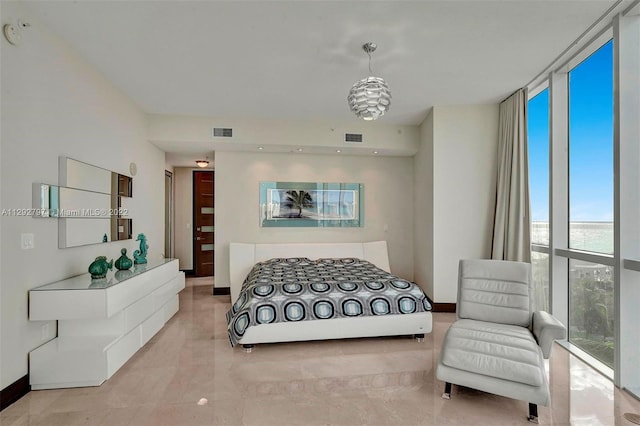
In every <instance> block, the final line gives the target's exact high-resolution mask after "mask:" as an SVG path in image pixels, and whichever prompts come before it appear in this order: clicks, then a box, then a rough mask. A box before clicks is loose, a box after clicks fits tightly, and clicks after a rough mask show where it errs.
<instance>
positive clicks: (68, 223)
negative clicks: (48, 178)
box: [33, 157, 133, 248]
mask: <svg viewBox="0 0 640 426" xmlns="http://www.w3.org/2000/svg"><path fill="white" fill-rule="evenodd" d="M58 182H59V185H48V184H41V183H34V184H33V207H34V211H35V212H36V216H38V217H51V218H58V247H59V248H67V247H77V246H83V245H88V244H99V243H103V242H109V241H120V240H128V239H131V238H132V227H133V222H132V220H131V219H130V218H128V217H127V214H128V212H127V209H126V208H124V207H123V206H122V198H123V197H131V196H132V195H133V180H132V178H131V177H129V176H126V175H122V174H119V173H116V172H112V171H110V170H107V169H103V168H101V167H97V166H93V165H91V164H88V163H84V162H82V161H78V160H74V159H72V158H68V157H60V158H59V168H58Z"/></svg>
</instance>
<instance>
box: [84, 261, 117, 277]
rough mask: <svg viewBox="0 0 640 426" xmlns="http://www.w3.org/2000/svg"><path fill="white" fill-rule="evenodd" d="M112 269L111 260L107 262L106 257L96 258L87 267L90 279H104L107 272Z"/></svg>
mask: <svg viewBox="0 0 640 426" xmlns="http://www.w3.org/2000/svg"><path fill="white" fill-rule="evenodd" d="M111 268H113V259H111V260H110V261H109V262H107V256H98V257H96V260H94V261H93V262H91V265H89V273H90V274H91V278H92V279H94V280H95V279H99V278H104V277H106V276H107V270H109V269H111Z"/></svg>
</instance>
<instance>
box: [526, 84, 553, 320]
mask: <svg viewBox="0 0 640 426" xmlns="http://www.w3.org/2000/svg"><path fill="white" fill-rule="evenodd" d="M527 111H528V113H527V133H528V134H527V140H528V150H529V191H530V200H531V266H532V267H531V269H532V271H531V273H532V278H533V283H534V287H535V290H536V292H535V305H536V309H539V310H545V311H548V310H549V88H548V87H545V88H544V89H543V90H542V91H540V92H539V93H534V96H532V97H531V98H530V99H529V102H528V105H527Z"/></svg>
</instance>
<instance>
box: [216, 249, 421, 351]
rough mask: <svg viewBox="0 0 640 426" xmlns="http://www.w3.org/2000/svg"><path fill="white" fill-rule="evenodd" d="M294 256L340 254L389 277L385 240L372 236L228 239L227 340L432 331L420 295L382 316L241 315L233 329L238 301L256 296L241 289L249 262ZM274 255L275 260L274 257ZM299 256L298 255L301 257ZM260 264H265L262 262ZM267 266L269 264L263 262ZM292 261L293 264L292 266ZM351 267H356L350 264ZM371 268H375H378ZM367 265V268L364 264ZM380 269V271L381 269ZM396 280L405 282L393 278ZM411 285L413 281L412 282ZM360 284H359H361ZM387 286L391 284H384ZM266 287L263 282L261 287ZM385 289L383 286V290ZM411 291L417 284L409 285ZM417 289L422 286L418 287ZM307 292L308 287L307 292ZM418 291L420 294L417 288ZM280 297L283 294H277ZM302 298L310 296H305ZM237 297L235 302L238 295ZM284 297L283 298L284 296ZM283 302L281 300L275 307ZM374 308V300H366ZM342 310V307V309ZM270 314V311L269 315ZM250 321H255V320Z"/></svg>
mask: <svg viewBox="0 0 640 426" xmlns="http://www.w3.org/2000/svg"><path fill="white" fill-rule="evenodd" d="M290 258H293V259H297V260H291V261H289V262H293V263H295V262H296V261H298V262H300V261H302V262H303V264H305V265H306V264H310V263H312V264H316V263H317V262H323V261H321V260H320V259H345V260H344V261H341V262H347V263H348V264H349V265H351V264H352V263H353V262H354V261H356V262H357V263H358V264H359V266H358V267H361V268H371V267H372V266H369V264H373V266H374V267H377V268H379V269H381V270H382V271H384V274H385V275H387V277H388V276H389V275H388V274H390V267H389V257H388V253H387V243H386V241H374V242H365V243H319V244H247V243H231V244H230V247H229V261H230V265H229V266H230V269H229V273H230V287H231V289H230V290H231V302H232V305H233V306H232V309H231V310H230V311H229V314H228V317H227V319H228V323H229V330H230V333H229V334H230V339H231V344H232V345H235V344H241V345H243V347H244V348H245V349H246V350H250V349H251V348H252V347H253V346H254V345H256V344H259V343H275V342H293V341H306V340H325V339H344V338H355V337H375V336H394V335H415V336H416V337H417V338H420V337H424V334H425V333H430V332H431V327H432V319H431V312H430V309H431V306H430V305H428V302H427V301H426V298H425V299H424V302H423V303H424V307H420V309H417V310H416V312H413V313H397V314H394V313H389V314H386V315H373V316H360V315H357V316H353V317H337V318H334V317H331V318H328V319H309V318H305V320H304V321H287V322H271V323H260V324H255V325H251V326H247V327H246V328H245V326H246V324H245V323H244V322H246V321H245V320H243V327H242V333H235V332H234V330H233V327H234V326H235V325H234V320H235V319H236V318H237V316H238V311H239V310H241V309H240V308H241V306H244V305H245V298H246V297H248V296H247V294H249V293H251V294H253V295H259V293H260V289H259V290H258V292H257V293H256V292H253V291H251V292H250V291H244V292H242V295H241V291H242V286H243V283H244V281H245V279H246V278H247V276H248V275H249V274H250V273H252V274H254V273H255V269H254V266H256V264H258V263H259V262H267V261H271V262H276V264H277V265H282V264H283V263H284V264H285V266H286V262H288V261H287V260H286V259H290ZM273 259H276V260H273ZM300 259H302V260H300ZM324 262H325V265H321V267H324V266H327V267H333V266H332V264H331V263H332V261H330V260H326V261H324ZM259 266H264V264H261V265H259ZM267 266H268V267H271V266H272V265H267ZM296 266H297V265H296ZM354 267H355V266H354ZM377 268H376V269H377ZM367 270H369V269H367ZM382 271H379V272H382ZM398 280H400V281H404V282H405V283H406V282H407V281H406V280H402V279H401V278H398ZM412 286H415V284H412ZM361 287H363V286H361ZM388 287H391V286H388ZM265 288H266V287H265ZM385 291H386V290H385ZM412 291H414V294H415V291H416V289H415V288H414V287H412ZM418 291H419V292H420V293H422V292H421V290H419V289H418ZM309 293H311V292H309ZM422 295H424V294H423V293H422ZM280 297H281V298H282V297H283V296H282V295H281V296H280ZM305 297H311V296H309V295H307V296H305ZM239 298H241V300H240V302H239V303H237V302H238V299H239ZM285 302H286V301H285ZM282 304H283V302H282V300H281V301H280V306H282ZM371 309H373V305H371ZM345 313H346V311H345ZM269 315H271V314H269ZM254 322H255V321H254Z"/></svg>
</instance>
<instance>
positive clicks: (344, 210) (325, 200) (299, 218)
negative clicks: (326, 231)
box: [260, 182, 364, 228]
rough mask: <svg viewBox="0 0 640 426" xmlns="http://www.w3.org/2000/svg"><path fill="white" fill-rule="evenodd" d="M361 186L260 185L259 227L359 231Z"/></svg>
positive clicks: (362, 208) (362, 214)
mask: <svg viewBox="0 0 640 426" xmlns="http://www.w3.org/2000/svg"><path fill="white" fill-rule="evenodd" d="M363 196H364V185H362V184H359V183H326V182H260V226H262V227H314V228H322V227H360V226H363V224H364V220H363V219H364V200H363Z"/></svg>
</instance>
